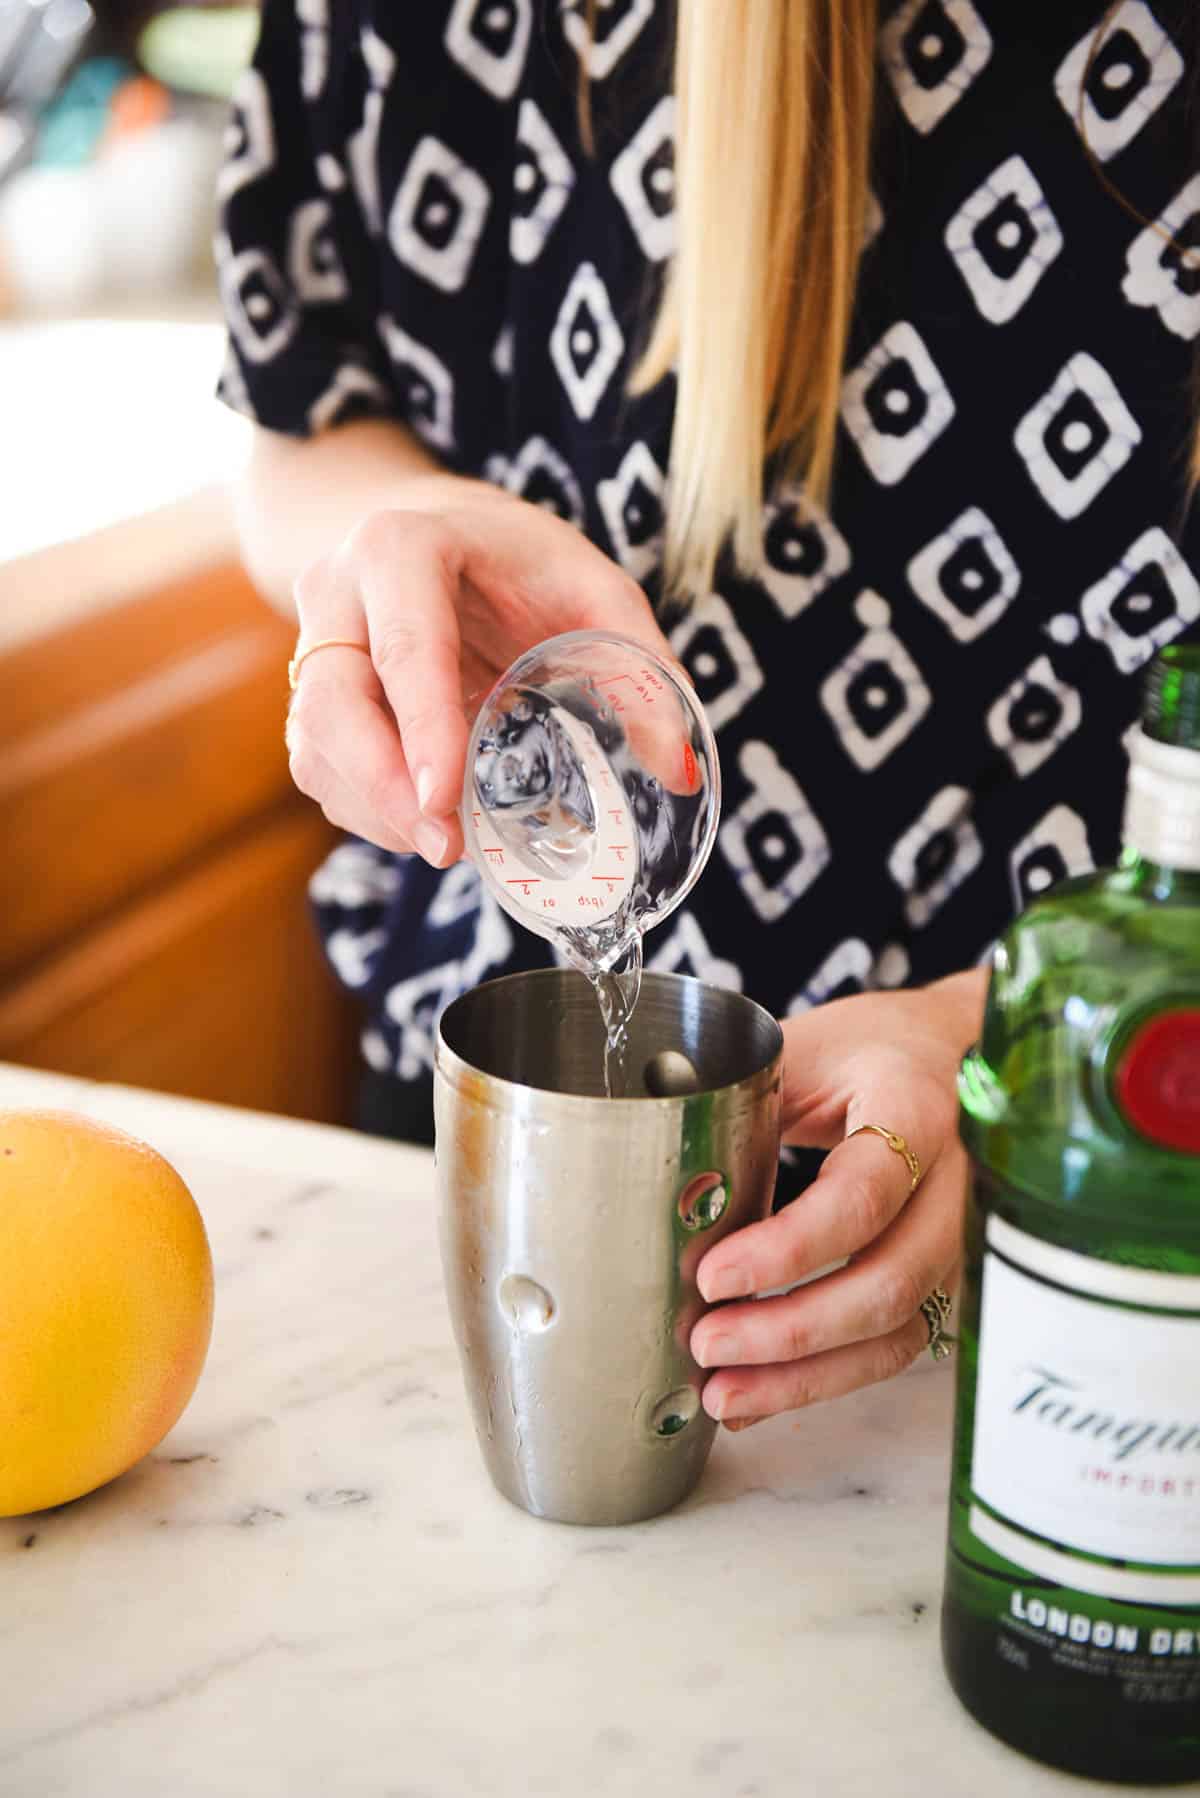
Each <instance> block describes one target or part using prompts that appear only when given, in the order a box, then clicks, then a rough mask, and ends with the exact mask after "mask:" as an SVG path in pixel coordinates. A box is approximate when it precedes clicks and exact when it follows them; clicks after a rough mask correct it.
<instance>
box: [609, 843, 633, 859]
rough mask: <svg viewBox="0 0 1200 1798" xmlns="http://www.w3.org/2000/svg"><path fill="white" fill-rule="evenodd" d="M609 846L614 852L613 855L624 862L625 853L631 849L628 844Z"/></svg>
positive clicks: (612, 844)
mask: <svg viewBox="0 0 1200 1798" xmlns="http://www.w3.org/2000/svg"><path fill="white" fill-rule="evenodd" d="M608 846H609V848H610V849H611V850H612V852H613V854H614V855H615V856H616V858H617V860H618V861H623V860H624V857H625V851H626V850H627V849H628V847H629V844H628V843H610V844H609V845H608Z"/></svg>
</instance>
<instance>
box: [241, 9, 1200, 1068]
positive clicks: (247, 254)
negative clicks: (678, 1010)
mask: <svg viewBox="0 0 1200 1798" xmlns="http://www.w3.org/2000/svg"><path fill="white" fill-rule="evenodd" d="M672 10H673V9H672V7H671V5H670V4H669V3H668V0H604V3H603V4H601V5H600V6H598V7H597V8H596V9H595V11H596V37H595V39H594V41H592V40H590V39H589V36H588V32H587V28H586V22H585V5H584V0H421V4H420V5H406V6H397V5H394V4H388V3H387V0H337V4H334V3H333V0H267V3H266V7H265V12H264V18H263V25H262V38H261V42H260V44H259V48H258V52H257V56H256V58H255V61H254V65H253V68H252V69H251V70H250V71H249V72H248V73H247V74H246V75H245V76H244V77H243V79H242V81H241V84H240V86H239V88H238V92H237V97H236V103H235V106H234V110H233V116H232V122H231V125H230V131H229V151H228V157H227V160H226V162H225V166H224V172H223V174H222V176H221V183H220V193H221V201H222V218H221V226H220V235H219V240H218V259H219V267H220V279H221V288H222V292H223V296H224V305H225V310H226V314H227V317H228V321H229V329H230V351H229V357H228V362H227V366H226V370H225V374H224V378H223V392H224V396H225V398H226V399H227V400H228V401H229V402H230V403H231V404H232V405H233V406H235V407H237V408H238V409H239V410H241V411H244V412H247V413H249V414H250V415H252V416H253V417H254V418H256V419H257V420H258V421H259V422H260V423H261V424H263V425H264V426H267V427H268V428H270V429H272V430H277V431H282V432H287V433H290V434H292V435H297V436H306V435H309V434H312V433H316V432H319V431H322V430H325V429H327V428H328V427H330V426H335V425H337V424H338V423H339V422H341V421H342V420H345V419H349V418H353V417H357V416H360V415H363V414H376V415H383V416H387V417H394V418H397V419H402V420H404V421H405V422H406V423H407V424H408V425H409V426H410V427H411V428H412V429H413V430H414V431H415V432H416V433H417V434H418V435H419V436H420V438H421V439H422V440H423V441H424V443H425V444H427V445H428V446H429V448H430V449H431V450H432V451H433V453H434V454H435V455H436V456H437V457H438V458H439V459H440V460H441V461H442V462H443V463H445V464H446V465H447V466H448V467H450V468H452V469H456V470H461V471H464V472H469V473H471V474H475V475H480V474H482V475H484V476H485V477H487V478H488V479H490V480H492V481H494V482H497V483H498V484H500V485H501V486H504V487H506V488H508V489H510V490H511V491H512V492H514V493H518V494H523V495H524V496H525V497H526V498H527V499H530V500H533V501H536V502H537V503H539V504H541V505H544V506H548V507H551V508H552V509H554V510H555V511H557V512H559V513H561V514H562V515H563V516H564V517H566V518H569V519H571V520H573V521H574V523H575V524H577V525H578V526H579V528H580V529H581V530H583V531H585V532H586V533H587V534H588V536H589V537H591V538H592V539H593V540H594V541H595V542H596V543H598V544H599V545H600V546H601V547H602V548H603V549H604V550H606V551H607V552H608V553H609V554H610V555H612V556H614V557H615V558H616V559H617V560H618V561H619V562H621V563H622V564H623V565H624V567H625V568H626V569H628V570H629V572H630V573H631V574H632V575H633V576H634V577H635V578H636V579H638V580H639V581H641V582H643V583H645V585H646V588H647V591H648V592H649V593H650V595H651V597H652V598H653V597H654V596H655V594H656V591H657V580H658V568H659V548H660V526H661V519H662V495H663V480H664V470H665V468H666V465H667V455H668V445H669V442H670V435H671V418H672V402H673V392H672V383H671V381H670V380H669V379H668V380H664V381H663V382H662V383H661V384H660V385H659V386H658V387H657V388H656V389H655V390H654V391H653V392H651V393H650V394H648V395H646V396H645V397H642V398H636V399H634V398H631V397H630V396H629V394H628V393H627V391H626V379H627V375H628V373H629V370H630V367H631V364H632V360H633V358H634V357H635V355H636V352H637V349H638V346H639V345H640V343H641V342H643V341H644V337H645V331H646V328H647V320H648V317H649V316H650V314H651V312H652V309H653V305H654V302H655V299H656V296H657V293H658V290H659V283H660V281H661V276H662V271H663V269H664V266H665V264H666V262H667V259H668V258H669V256H670V254H671V250H672V245H673V242H674V235H673V230H674V224H673V206H672V185H673V171H672V127H673V111H674V103H673V100H672V98H671V94H670V76H671V42H670V38H671V28H672V25H671V21H672ZM1107 10H1108V8H1107V3H1106V0H1058V3H1057V4H1055V5H1052V6H1041V7H1032V8H1031V7H1013V6H1012V5H1011V4H1010V3H1009V0H902V4H899V5H892V6H887V5H885V6H884V8H883V22H882V24H881V28H880V36H879V66H880V81H879V122H878V145H877V152H876V157H875V174H874V178H873V183H872V199H871V216H870V223H869V243H868V247H867V249H866V252H865V256H864V260H863V265H862V273H861V279H860V289H859V297H858V304H857V311H856V317H855V323H854V331H853V340H852V343H851V346H850V351H849V356H848V360H847V365H846V372H845V380H844V387H843V397H842V434H841V443H840V448H839V453H838V461H837V468H836V475H835V486H834V493H833V501H832V507H831V511H830V512H829V514H828V515H826V514H824V513H815V512H813V511H811V510H810V509H809V508H808V507H807V506H806V505H805V504H804V503H803V500H802V498H801V496H800V495H799V494H798V493H797V492H795V491H787V490H779V491H775V492H774V493H772V494H771V497H770V502H769V504H768V505H767V506H766V508H765V511H764V514H763V521H762V554H761V559H760V561H759V563H758V566H757V567H756V568H755V569H754V571H753V573H749V574H747V573H735V572H733V571H731V570H725V571H724V572H722V574H721V575H720V578H719V579H718V581H717V583H716V591H714V592H712V593H710V594H705V595H703V596H701V597H700V598H698V599H697V600H696V601H695V603H694V604H693V605H692V606H691V608H690V609H689V610H688V611H686V613H684V614H683V615H681V616H678V617H677V618H676V619H675V620H674V621H673V623H672V621H670V620H668V621H667V622H668V623H672V631H673V636H672V641H673V644H674V648H675V651H676V653H677V654H678V656H679V657H680V658H681V660H682V661H683V662H684V664H685V665H686V667H687V668H688V670H689V672H690V674H691V676H692V678H693V680H694V682H695V685H696V688H697V691H698V692H699V694H700V696H701V698H702V699H703V701H704V704H705V705H706V707H707V709H708V713H709V717H710V719H711V721H712V725H713V728H714V730H715V731H716V733H717V742H718V746H719V750H720V756H721V766H722V773H723V777H724V785H725V810H724V816H723V821H722V824H721V829H720V835H719V838H718V843H717V847H716V849H715V851H714V853H713V856H712V859H711V861H710V863H709V865H708V868H707V871H706V872H705V874H704V876H703V877H702V879H701V881H700V883H699V885H698V886H697V887H696V889H695V890H694V892H693V893H692V895H691V897H690V899H689V901H688V903H687V905H686V907H684V908H681V909H680V910H679V911H678V912H676V913H675V914H673V916H672V917H671V918H670V919H669V920H668V921H667V922H666V923H664V924H663V925H662V927H661V928H660V929H659V930H657V931H656V932H654V933H653V934H652V935H651V936H650V937H649V938H648V940H647V945H646V947H647V964H648V966H649V967H651V968H656V969H670V970H677V971H680V972H684V973H693V974H697V975H700V976H703V977H704V978H705V979H707V980H710V981H716V982H719V983H722V984H725V985H729V986H735V987H741V988H742V989H743V990H745V991H746V992H747V993H749V994H751V995H752V996H753V997H754V998H756V999H758V1000H760V1001H761V1002H762V1003H763V1004H765V1005H767V1006H769V1007H771V1008H772V1009H773V1010H774V1011H776V1012H777V1013H780V1014H782V1013H786V1012H795V1011H798V1010H801V1009H803V1008H805V1007H808V1006H812V1005H815V1004H817V1003H819V1002H821V1001H822V1000H825V999H828V998H829V997H830V996H832V995H841V994H844V993H849V992H856V991H859V990H861V989H867V988H877V987H895V986H899V985H902V984H905V983H911V982H922V981H926V980H929V979H932V978H934V977H936V976H938V975H942V974H945V973H948V972H950V971H952V970H954V969H957V968H962V967H966V966H970V965H971V964H973V963H974V962H976V961H977V960H978V958H979V957H980V955H981V953H982V952H983V951H984V950H985V949H986V946H987V945H988V944H989V943H990V941H991V940H992V939H993V938H994V937H995V936H996V935H997V934H998V933H999V932H1000V931H1001V930H1002V929H1003V928H1004V926H1005V924H1006V923H1007V922H1008V920H1009V919H1010V918H1011V917H1012V915H1013V914H1014V912H1015V911H1016V910H1018V909H1019V908H1020V907H1021V906H1022V905H1023V904H1024V903H1025V902H1026V901H1027V900H1028V899H1030V898H1031V897H1032V896H1033V895H1034V894H1037V893H1040V892H1041V891H1043V890H1044V889H1045V888H1046V887H1048V886H1049V885H1050V884H1051V883H1052V882H1055V881H1057V880H1059V879H1060V878H1061V877H1063V876H1064V875H1067V874H1073V873H1077V872H1079V871H1082V870H1084V869H1086V868H1088V867H1089V866H1091V865H1092V864H1093V863H1096V862H1100V861H1108V860H1111V859H1112V858H1113V857H1114V855H1115V853H1116V851H1117V848H1118V840H1119V828H1120V815H1121V806H1122V797H1123V791H1124V784H1125V768H1126V763H1125V754H1124V749H1123V743H1122V739H1123V736H1124V734H1125V732H1126V730H1127V728H1128V726H1129V725H1130V723H1131V721H1132V720H1133V719H1134V717H1135V715H1136V712H1137V708H1138V690H1139V680H1138V676H1139V673H1140V671H1141V670H1142V669H1143V668H1144V666H1145V664H1146V662H1147V661H1148V659H1149V658H1150V656H1151V655H1152V654H1153V652H1154V650H1155V648H1156V646H1158V645H1160V644H1164V643H1166V642H1168V641H1169V640H1171V639H1172V638H1176V637H1179V636H1181V635H1182V634H1184V633H1192V632H1196V631H1197V628H1198V624H1200V584H1198V583H1197V578H1196V569H1197V565H1198V564H1197V552H1198V550H1200V526H1198V525H1197V520H1196V514H1195V511H1194V509H1193V510H1192V511H1190V512H1189V511H1188V509H1187V506H1186V494H1185V472H1186V466H1187V452H1188V445H1189V439H1190V434H1191V430H1192V424H1193V415H1194V414H1193V406H1194V397H1193V396H1194V389H1193V387H1192V370H1193V360H1194V351H1195V349H1196V347H1197V343H1196V340H1197V338H1198V337H1200V261H1197V260H1194V258H1193V252H1194V251H1195V250H1196V247H1197V246H1200V174H1198V173H1197V169H1198V167H1200V162H1198V159H1197V147H1198V144H1197V135H1196V132H1195V125H1194V116H1193V115H1192V114H1190V113H1189V110H1188V102H1189V96H1190V95H1191V93H1192V90H1193V81H1192V76H1193V73H1194V67H1195V56H1196V53H1197V48H1198V45H1200V31H1198V29H1197V13H1198V12H1200V9H1197V8H1195V6H1194V0H1153V3H1152V4H1147V3H1146V0H1124V4H1123V5H1121V6H1120V7H1119V8H1118V9H1117V11H1116V13H1115V16H1114V17H1113V18H1112V20H1111V22H1110V25H1109V28H1108V30H1107V34H1106V35H1105V37H1104V39H1103V42H1102V44H1101V45H1100V46H1099V48H1098V51H1097V45H1096V32H1097V29H1098V27H1099V25H1100V23H1101V21H1102V20H1103V18H1104V16H1105V13H1106V11H1107ZM581 56H582V58H583V61H584V64H585V67H586V70H587V74H588V77H589V80H590V85H591V97H592V108H593V116H594V128H595V147H594V151H593V153H590V154H589V153H588V152H587V151H586V150H585V149H584V147H583V144H582V142H581V137H580V129H579V122H578V114H577V91H578V85H579V58H580V57H581ZM1114 189H1115V190H1117V192H1116V193H1114V191H1113V190H1114ZM1118 196H1119V197H1118ZM729 378H730V383H731V389H732V386H733V384H734V383H736V382H737V380H738V379H739V373H738V371H737V370H736V369H731V370H730V376H729ZM710 404H711V409H712V416H713V423H714V429H719V428H720V414H721V404H722V395H721V394H720V393H719V392H714V393H713V394H712V395H711V396H710ZM312 896H313V900H314V903H315V907H316V911H317V915H318V918H319V921H320V926H321V930H322V934H323V937H324V940H325V943H326V946H327V949H328V953H329V956H330V958H331V960H332V963H333V965H334V967H335V968H336V969H337V971H338V973H339V974H340V976H341V977H342V979H343V980H344V981H345V982H346V983H347V984H348V985H349V986H350V987H352V988H354V989H355V990H357V991H358V992H359V993H361V994H362V996H363V998H364V1000H365V1003H366V1008H367V1014H368V1015H367V1022H366V1027H365V1032H364V1036H363V1050H364V1054H365V1057H366V1060H367V1062H368V1064H369V1066H370V1067H372V1068H374V1069H376V1070H379V1071H380V1072H383V1073H387V1074H390V1075H394V1076H395V1077H396V1078H397V1079H398V1080H400V1081H402V1082H410V1083H418V1084H419V1083H422V1082H427V1081H428V1078H429V1070H430V1067H431V1061H432V1042H431V1030H432V1027H433V1024H434V1021H435V1018H436V1015H437V1013H438V1012H439V1010H440V1009H441V1007H442V1006H443V1005H444V1004H445V1003H446V1002H447V1001H448V1000H449V999H451V998H453V997H454V996H455V995H457V994H458V993H459V992H461V991H462V990H464V989H465V988H466V987H468V986H469V985H472V984H473V983H475V982H477V981H479V980H480V979H483V978H485V977H489V976H492V975H496V974H500V973H503V972H507V971H510V970H512V969H514V968H517V967H523V966H526V967H527V966H538V965H542V964H543V963H545V962H546V961H547V960H548V959H549V957H550V951H549V949H548V946H547V945H546V944H544V943H543V942H541V941H540V940H539V939H537V938H534V937H533V936H531V935H527V934H525V933H524V932H522V931H521V930H520V929H519V927H518V926H517V925H515V924H514V923H512V922H511V921H510V920H509V919H508V918H507V917H506V916H505V915H504V914H503V913H501V912H500V911H499V910H498V908H497V907H496V906H495V905H494V904H493V903H492V902H491V900H490V899H487V898H484V897H483V896H482V895H481V891H480V884H479V881H478V878H477V877H476V875H475V873H474V871H473V870H472V869H471V867H470V866H469V865H468V864H462V865H460V866H459V867H456V868H454V869H451V870H450V871H449V872H448V873H447V874H444V875H438V874H436V873H434V872H433V871H432V870H430V869H428V868H427V867H426V866H425V865H424V864H423V863H420V862H418V861H416V860H409V859H405V858H397V857H395V856H392V855H390V854H388V853H386V852H384V851H383V850H379V849H376V848H374V847H372V846H370V845H368V844H365V843H361V842H358V841H348V842H347V843H346V844H345V845H344V846H342V847H341V848H339V849H337V850H336V851H335V852H334V853H333V855H332V856H331V858H330V859H329V861H328V862H327V863H326V865H325V866H324V867H323V868H322V869H321V870H320V871H319V872H318V874H317V875H316V877H315V879H314V881H313V885H312Z"/></svg>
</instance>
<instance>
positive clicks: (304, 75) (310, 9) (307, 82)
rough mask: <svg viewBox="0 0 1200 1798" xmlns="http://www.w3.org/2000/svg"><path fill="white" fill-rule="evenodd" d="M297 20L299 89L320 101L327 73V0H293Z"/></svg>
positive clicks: (308, 97) (308, 96) (307, 97)
mask: <svg viewBox="0 0 1200 1798" xmlns="http://www.w3.org/2000/svg"><path fill="white" fill-rule="evenodd" d="M296 17H297V19H298V20H299V21H300V92H301V93H302V94H303V95H304V98H305V99H306V100H308V101H310V102H311V101H313V100H319V99H320V97H321V92H322V90H323V89H324V86H325V77H326V76H327V75H328V73H329V0H296Z"/></svg>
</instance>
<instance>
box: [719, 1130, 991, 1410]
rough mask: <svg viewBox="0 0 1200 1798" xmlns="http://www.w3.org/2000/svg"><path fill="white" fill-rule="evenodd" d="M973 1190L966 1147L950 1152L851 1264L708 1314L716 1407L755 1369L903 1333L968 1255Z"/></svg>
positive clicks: (807, 1358)
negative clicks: (963, 1250) (967, 1202)
mask: <svg viewBox="0 0 1200 1798" xmlns="http://www.w3.org/2000/svg"><path fill="white" fill-rule="evenodd" d="M964 1190H965V1164H964V1159H963V1157H962V1155H961V1153H951V1154H947V1155H944V1156H943V1157H942V1158H941V1160H940V1161H939V1162H938V1163H937V1165H936V1167H935V1168H934V1169H933V1171H932V1172H931V1173H930V1174H929V1176H928V1177H927V1179H926V1180H925V1182H924V1183H923V1184H922V1185H921V1187H920V1188H919V1189H918V1191H917V1192H916V1193H915V1194H914V1195H913V1197H912V1198H911V1199H910V1200H909V1201H908V1203H907V1204H906V1205H905V1206H904V1207H903V1209H902V1210H901V1211H900V1214H899V1216H898V1217H897V1218H896V1220H895V1222H894V1223H892V1224H891V1225H890V1226H889V1227H888V1228H887V1229H886V1230H885V1231H884V1232H883V1234H882V1235H880V1236H878V1237H877V1238H876V1239H875V1240H874V1241H873V1242H871V1244H870V1245H869V1247H867V1248H865V1249H864V1250H863V1251H862V1253H861V1254H857V1255H855V1257H854V1259H853V1260H852V1261H851V1262H850V1263H849V1264H848V1265H847V1266H846V1267H843V1268H841V1269H840V1270H839V1271H838V1272H836V1273H831V1274H826V1275H825V1276H824V1278H823V1279H820V1280H814V1281H813V1282H812V1283H811V1284H810V1285H807V1286H802V1287H800V1288H799V1289H798V1290H797V1291H794V1292H790V1293H787V1294H786V1295H784V1296H781V1297H778V1298H769V1299H761V1300H759V1301H758V1302H757V1303H751V1304H738V1305H725V1306H722V1307H721V1308H720V1309H719V1310H717V1311H711V1312H709V1313H708V1314H707V1316H705V1317H703V1318H702V1319H701V1320H700V1322H699V1323H698V1324H697V1325H696V1328H695V1330H694V1331H693V1332H692V1353H693V1354H694V1355H695V1357H696V1360H697V1361H698V1362H699V1363H700V1365H701V1366H702V1367H719V1368H722V1369H724V1370H725V1371H724V1372H722V1373H720V1374H718V1375H715V1376H714V1380H713V1381H712V1382H710V1384H711V1385H712V1388H713V1390H712V1400H713V1403H714V1404H718V1405H719V1404H720V1403H722V1397H723V1395H727V1394H728V1392H729V1391H730V1390H732V1389H733V1388H735V1387H737V1386H738V1383H739V1380H740V1379H741V1378H742V1377H743V1370H745V1369H749V1368H753V1367H770V1366H773V1365H775V1364H780V1363H784V1362H803V1361H809V1360H812V1359H813V1358H814V1357H819V1356H822V1355H824V1354H825V1353H827V1352H828V1351H830V1350H833V1349H839V1348H845V1347H848V1346H851V1345H853V1344H855V1343H859V1342H865V1341H876V1340H878V1339H881V1338H884V1337H889V1336H891V1335H893V1334H894V1333H895V1332H896V1331H897V1330H902V1329H903V1328H904V1326H905V1325H906V1324H908V1323H910V1322H911V1321H912V1319H913V1318H914V1317H916V1316H917V1315H918V1314H919V1312H920V1307H921V1303H922V1300H924V1299H926V1298H928V1296H929V1294H930V1292H931V1291H932V1290H933V1288H934V1287H935V1286H937V1285H938V1284H940V1282H941V1281H942V1280H943V1278H944V1277H945V1275H946V1272H947V1270H948V1269H949V1268H950V1267H952V1266H953V1265H954V1263H955V1261H956V1260H957V1258H958V1254H959V1249H960V1233H961V1229H962V1204H963V1194H964ZM705 1402H706V1403H708V1398H707V1395H706V1400H705ZM720 1414H721V1413H720V1412H714V1415H720Z"/></svg>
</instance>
